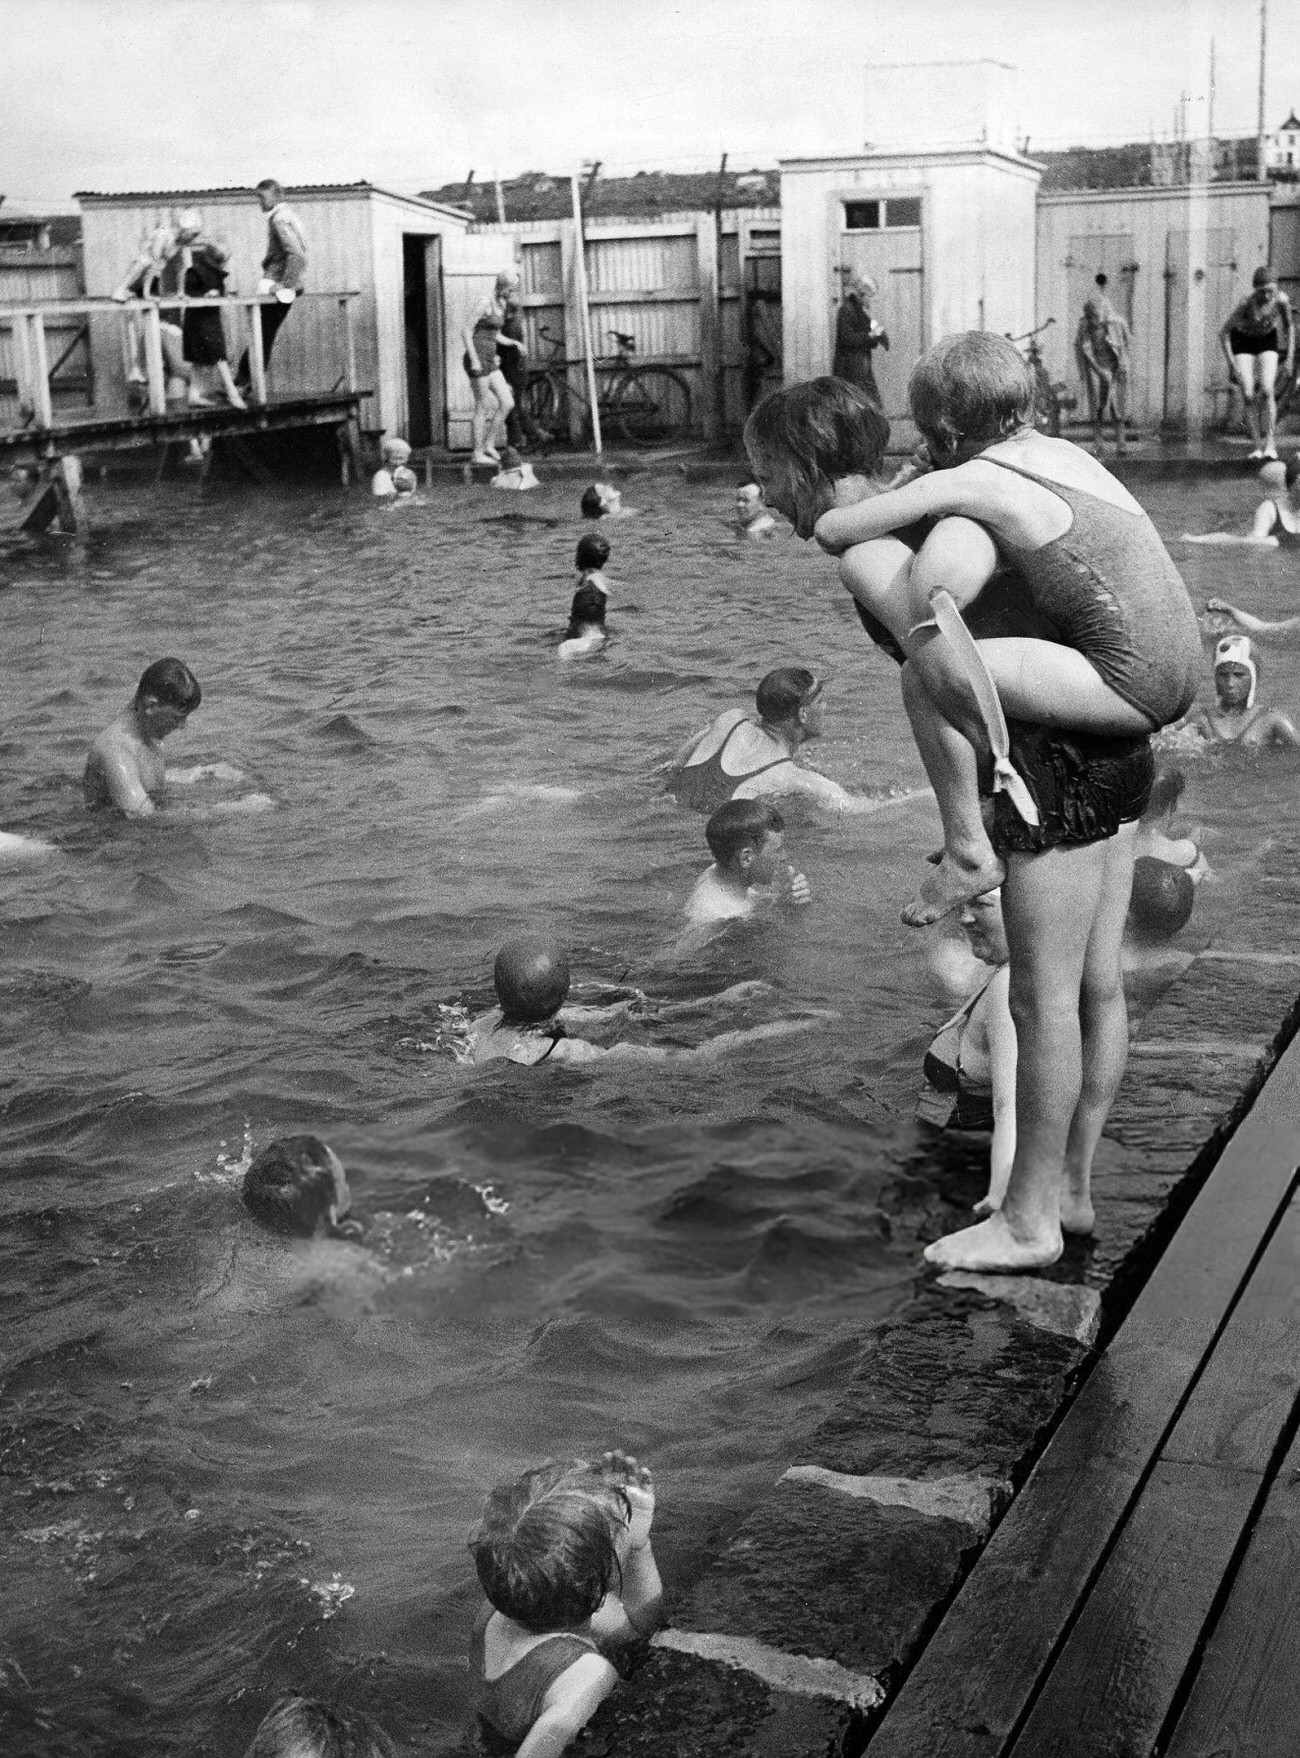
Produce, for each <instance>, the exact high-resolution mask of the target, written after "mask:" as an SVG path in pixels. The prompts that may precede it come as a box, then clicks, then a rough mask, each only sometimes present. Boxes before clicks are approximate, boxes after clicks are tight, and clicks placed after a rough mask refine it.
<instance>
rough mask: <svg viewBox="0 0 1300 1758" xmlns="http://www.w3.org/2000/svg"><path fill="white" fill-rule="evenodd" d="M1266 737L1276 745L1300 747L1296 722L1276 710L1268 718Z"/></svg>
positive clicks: (1299, 736)
mask: <svg viewBox="0 0 1300 1758" xmlns="http://www.w3.org/2000/svg"><path fill="white" fill-rule="evenodd" d="M1265 736H1266V737H1267V738H1268V739H1269V740H1270V741H1271V742H1272V743H1273V744H1275V745H1288V746H1291V747H1295V746H1300V732H1297V731H1296V729H1295V723H1294V721H1292V719H1291V717H1290V715H1287V714H1280V713H1278V711H1277V710H1276V709H1274V710H1273V712H1272V713H1271V714H1270V715H1269V716H1268V721H1267V731H1266V734H1265Z"/></svg>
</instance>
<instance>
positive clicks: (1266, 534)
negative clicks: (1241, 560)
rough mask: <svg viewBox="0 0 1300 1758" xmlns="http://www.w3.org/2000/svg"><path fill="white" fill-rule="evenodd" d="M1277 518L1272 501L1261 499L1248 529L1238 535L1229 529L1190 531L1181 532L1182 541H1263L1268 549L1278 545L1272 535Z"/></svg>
mask: <svg viewBox="0 0 1300 1758" xmlns="http://www.w3.org/2000/svg"><path fill="white" fill-rule="evenodd" d="M1276 519H1277V509H1276V508H1275V507H1274V505H1273V502H1272V501H1261V502H1260V503H1259V505H1258V506H1257V507H1256V508H1255V517H1254V518H1253V519H1252V521H1251V525H1250V530H1249V531H1247V532H1246V533H1245V534H1244V535H1243V536H1241V537H1238V536H1236V535H1235V534H1234V533H1233V532H1231V531H1206V532H1203V533H1201V534H1200V535H1199V536H1198V535H1197V534H1196V533H1194V532H1191V531H1184V532H1183V539H1182V540H1183V542H1184V543H1264V544H1267V545H1268V547H1269V548H1270V549H1276V548H1277V546H1278V541H1277V538H1276V537H1274V535H1273V526H1274V523H1275V521H1276Z"/></svg>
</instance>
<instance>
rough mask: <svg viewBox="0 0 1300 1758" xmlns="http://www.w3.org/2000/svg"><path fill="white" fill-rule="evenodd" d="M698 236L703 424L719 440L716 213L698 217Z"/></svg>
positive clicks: (719, 365) (720, 350) (707, 434)
mask: <svg viewBox="0 0 1300 1758" xmlns="http://www.w3.org/2000/svg"><path fill="white" fill-rule="evenodd" d="M695 238H696V243H697V246H698V251H699V265H700V273H699V282H700V306H699V310H700V392H701V395H700V407H701V410H702V413H703V421H702V424H701V425H702V426H703V429H704V437H705V439H710V440H715V439H717V437H718V431H719V404H720V401H721V390H722V383H721V373H722V338H721V335H720V334H719V324H718V316H719V312H718V229H717V226H716V225H715V223H714V219H713V215H712V214H709V215H707V216H706V215H704V214H700V215H699V217H698V218H697V219H696V222H695Z"/></svg>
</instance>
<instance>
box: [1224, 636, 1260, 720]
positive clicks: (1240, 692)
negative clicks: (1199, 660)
mask: <svg viewBox="0 0 1300 1758" xmlns="http://www.w3.org/2000/svg"><path fill="white" fill-rule="evenodd" d="M1214 689H1215V694H1216V695H1217V696H1218V698H1219V704H1220V706H1221V707H1223V708H1239V709H1240V708H1253V707H1254V706H1255V697H1256V695H1257V694H1258V691H1259V654H1258V651H1257V649H1256V647H1255V643H1254V642H1253V641H1252V640H1251V638H1250V636H1249V635H1225V636H1224V637H1223V639H1222V640H1221V641H1220V642H1219V644H1218V646H1217V647H1216V648H1215V649H1214Z"/></svg>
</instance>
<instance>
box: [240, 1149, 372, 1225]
mask: <svg viewBox="0 0 1300 1758" xmlns="http://www.w3.org/2000/svg"><path fill="white" fill-rule="evenodd" d="M243 1198H244V1207H245V1208H246V1209H247V1210H248V1212H249V1214H250V1215H252V1217H253V1219H254V1220H256V1221H260V1222H261V1223H262V1225H263V1226H264V1227H269V1228H270V1229H271V1231H272V1232H273V1233H285V1234H289V1235H292V1236H294V1237H296V1238H299V1239H313V1238H315V1237H317V1235H319V1234H322V1233H328V1232H330V1230H331V1228H332V1226H333V1224H334V1222H335V1221H336V1220H338V1219H339V1218H341V1215H342V1214H344V1213H346V1211H347V1206H348V1194H347V1178H346V1176H345V1175H344V1173H343V1168H342V1165H341V1163H340V1162H339V1160H338V1158H337V1157H336V1155H335V1154H334V1153H333V1152H332V1151H331V1149H330V1148H329V1147H328V1145H327V1144H326V1143H325V1142H323V1141H322V1140H321V1139H320V1137H319V1136H318V1135H286V1136H282V1137H281V1138H280V1139H279V1140H278V1141H273V1142H271V1143H270V1144H269V1146H267V1147H265V1148H263V1149H262V1152H261V1153H260V1154H259V1155H258V1156H257V1158H256V1159H255V1160H254V1161H253V1163H252V1165H251V1166H250V1167H249V1168H248V1171H247V1172H245V1174H244V1184H243Z"/></svg>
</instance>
